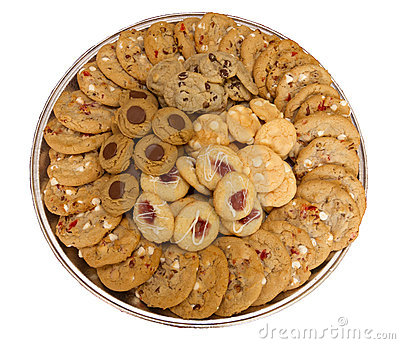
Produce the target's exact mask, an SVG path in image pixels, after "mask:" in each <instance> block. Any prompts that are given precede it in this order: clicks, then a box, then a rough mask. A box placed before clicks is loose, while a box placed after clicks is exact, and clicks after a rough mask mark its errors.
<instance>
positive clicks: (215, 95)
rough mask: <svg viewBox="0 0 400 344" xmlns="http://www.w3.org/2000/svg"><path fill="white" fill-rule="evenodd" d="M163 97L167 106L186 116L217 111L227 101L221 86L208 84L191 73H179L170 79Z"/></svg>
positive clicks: (196, 74)
mask: <svg viewBox="0 0 400 344" xmlns="http://www.w3.org/2000/svg"><path fill="white" fill-rule="evenodd" d="M163 96H164V99H165V101H166V103H167V104H168V106H172V107H176V108H178V109H180V110H182V111H183V112H185V113H187V114H192V113H204V112H213V111H218V110H221V109H222V108H224V107H225V106H226V101H227V96H226V94H225V90H224V87H223V86H221V85H218V84H212V83H209V82H207V79H206V78H205V77H204V76H202V75H201V74H198V73H193V72H181V73H179V74H176V75H175V76H173V77H171V78H170V81H168V82H167V83H166V85H165V87H164V93H163Z"/></svg>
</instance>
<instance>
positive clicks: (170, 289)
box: [135, 245, 199, 309]
mask: <svg viewBox="0 0 400 344" xmlns="http://www.w3.org/2000/svg"><path fill="white" fill-rule="evenodd" d="M198 267H199V257H198V255H197V253H195V252H186V251H184V250H182V249H180V248H179V247H178V246H176V245H169V246H168V247H167V248H166V249H165V250H163V253H162V256H161V258H160V265H159V266H158V268H157V270H156V272H155V273H154V275H153V276H152V277H151V278H150V279H149V280H147V282H146V283H144V284H142V285H141V286H139V287H138V288H137V290H136V292H135V295H136V296H137V297H138V298H139V299H140V300H141V301H143V302H144V303H145V304H146V305H147V306H149V307H158V308H162V309H166V308H170V307H173V306H176V305H177V304H179V303H181V302H182V301H183V300H185V299H186V298H187V297H188V296H189V294H190V292H191V291H192V290H193V287H194V285H195V283H196V276H197V270H198Z"/></svg>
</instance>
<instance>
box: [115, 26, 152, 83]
mask: <svg viewBox="0 0 400 344" xmlns="http://www.w3.org/2000/svg"><path fill="white" fill-rule="evenodd" d="M144 34H145V33H144V32H142V31H137V30H135V29H132V30H127V31H123V32H121V33H120V35H119V38H118V41H117V42H116V43H115V45H116V55H117V58H118V61H119V63H120V64H121V66H122V68H123V69H124V70H125V71H126V72H127V73H128V74H129V75H131V76H132V77H134V78H135V79H137V80H139V81H140V82H142V83H144V82H146V79H147V75H148V73H149V71H150V69H151V67H152V66H153V65H152V64H151V63H150V61H149V60H148V58H147V56H146V53H145V51H144Z"/></svg>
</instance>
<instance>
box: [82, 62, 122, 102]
mask: <svg viewBox="0 0 400 344" xmlns="http://www.w3.org/2000/svg"><path fill="white" fill-rule="evenodd" d="M76 78H77V80H78V84H79V88H80V89H81V91H82V92H83V93H85V94H86V95H87V96H88V97H89V98H90V99H93V100H94V101H97V102H99V103H101V104H104V105H108V106H113V107H116V106H118V105H119V98H120V96H121V92H122V88H120V87H119V86H118V85H117V84H115V83H114V82H112V81H111V80H109V79H107V78H106V77H105V75H104V74H103V73H102V72H101V71H100V69H99V67H98V66H97V64H96V62H89V63H86V64H85V65H84V66H83V67H82V68H81V70H80V71H79V72H78V74H77V76H76Z"/></svg>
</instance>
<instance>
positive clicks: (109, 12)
mask: <svg viewBox="0 0 400 344" xmlns="http://www.w3.org/2000/svg"><path fill="white" fill-rule="evenodd" d="M7 3H8V4H7V5H6V6H8V7H4V6H5V5H4V4H3V5H2V19H1V22H0V25H1V31H0V32H1V54H0V60H1V63H0V68H1V75H0V87H1V93H0V94H1V114H0V116H1V117H0V118H1V135H0V140H1V145H0V157H1V160H0V161H1V172H0V173H1V179H0V180H1V188H0V191H1V196H2V197H1V200H0V202H1V207H0V213H1V231H2V236H1V249H0V255H1V260H0V264H1V269H0V288H1V300H2V301H1V305H0V310H1V314H2V316H5V317H3V320H2V321H1V331H0V338H1V339H0V341H1V342H2V343H5V342H8V343H17V342H27V341H30V342H39V340H40V342H41V343H53V342H57V343H66V342H68V343H71V342H73V341H74V342H77V343H82V342H84V341H91V342H92V341H93V342H97V343H116V342H120V343H131V342H132V343H133V342H136V343H143V342H145V343H148V342H156V341H163V342H174V343H175V342H176V341H184V340H185V341H186V340H187V341H190V342H191V343H197V342H199V343H204V341H207V342H210V341H214V340H215V341H216V340H220V341H223V342H224V343H229V342H250V341H251V342H263V341H264V342H266V341H267V340H266V339H261V338H259V330H260V329H262V328H263V327H264V326H265V325H266V324H267V323H268V325H269V327H270V328H272V327H275V328H278V329H285V328H286V329H288V330H290V329H293V328H299V329H305V328H316V329H320V330H322V329H323V328H330V327H331V326H333V327H335V326H337V319H338V318H339V317H346V318H347V319H348V327H351V328H361V329H364V328H371V329H373V330H374V331H375V332H379V331H380V332H397V338H398V339H399V338H400V329H399V320H398V319H399V317H398V309H399V306H400V303H399V293H398V290H399V255H398V250H399V241H400V235H399V231H400V225H399V220H398V213H399V202H398V199H399V196H398V195H399V192H400V188H399V169H398V167H399V164H398V156H399V149H398V145H399V125H400V120H399V118H400V113H399V105H398V104H399V80H400V73H399V62H398V61H399V56H400V55H399V48H398V45H399V40H398V34H399V31H400V30H399V19H398V12H397V11H396V9H395V7H394V4H395V1H384V0H381V1H374V2H372V1H363V2H361V1H349V0H348V1H335V2H332V1H330V2H324V1H288V0H286V1H284V2H280V1H266V0H264V1H260V2H259V4H258V3H257V1H240V2H235V3H234V2H233V1H221V0H220V1H216V0H213V1H208V0H203V1H201V2H200V1H195V2H194V3H192V2H190V1H185V2H183V1H179V2H178V1H173V0H169V1H165V0H164V1H157V0H151V1H150V0H148V1H132V0H131V1H118V0H114V1H102V0H97V1H84V0H80V1H75V0H68V1H62V2H58V1H39V0H38V1H13V2H7ZM183 11H216V12H222V13H229V14H232V15H237V16H241V17H244V18H247V19H250V20H253V21H256V22H260V23H263V24H265V25H267V26H269V27H271V28H274V29H276V30H277V31H279V32H281V33H283V34H285V35H287V36H289V37H290V38H292V39H294V40H296V41H297V42H298V43H299V44H300V45H302V46H303V47H304V48H305V49H307V50H308V51H309V52H311V53H312V54H313V55H314V56H315V57H316V58H317V59H319V60H320V62H321V63H322V64H323V65H324V66H325V67H327V68H328V69H329V71H330V72H331V74H332V75H333V77H334V78H335V79H336V81H337V82H338V83H339V85H340V86H341V87H342V89H343V90H344V92H345V94H346V95H347V97H348V98H349V99H350V102H351V104H352V106H353V108H354V110H355V113H356V115H357V117H358V120H359V123H360V126H361V130H362V133H363V136H364V138H365V140H366V148H367V153H368V167H369V191H368V209H367V213H366V215H365V217H364V220H363V223H362V225H361V229H360V236H359V238H358V239H357V241H356V242H355V243H354V244H353V245H352V247H351V250H350V252H349V253H348V254H347V256H346V257H345V259H344V260H343V261H342V263H341V264H340V266H339V267H338V268H337V269H336V270H335V271H334V273H333V274H332V275H331V276H330V278H328V280H327V281H325V282H324V283H323V284H322V286H320V287H319V288H318V289H317V290H316V291H314V292H313V293H311V294H310V295H309V296H307V297H306V298H304V299H303V300H301V301H299V302H298V303H296V304H295V305H293V306H291V307H289V308H288V309H286V310H284V311H282V312H279V313H277V314H275V315H273V316H271V317H268V318H265V319H261V320H258V321H255V322H251V323H249V324H245V325H241V326H234V327H229V328H223V329H209V330H191V329H176V328H171V327H167V326H163V325H157V324H153V323H150V322H147V321H144V320H140V319H136V318H133V317H131V316H128V315H126V314H123V313H121V312H119V311H118V310H116V309H114V308H112V307H111V306H109V305H107V304H106V303H104V302H102V301H100V300H99V299H97V298H96V297H95V296H93V295H92V294H90V293H89V292H88V291H86V290H85V289H84V288H83V287H81V286H80V285H79V284H78V283H77V282H76V280H75V279H73V278H72V277H71V276H70V275H69V274H68V272H67V271H66V270H65V269H64V268H63V267H62V266H61V265H60V263H59V262H58V261H57V259H56V258H55V257H54V255H53V253H52V252H51V250H50V248H49V247H48V245H47V243H46V242H45V240H44V237H43V235H42V233H41V231H40V228H39V225H38V223H37V220H36V217H35V214H34V211H33V206H32V201H31V196H30V191H29V174H28V172H29V168H28V166H29V154H30V149H31V142H32V138H33V134H34V128H35V126H36V123H37V120H38V117H39V114H40V112H41V110H42V107H43V105H44V103H45V101H46V99H47V97H48V95H49V93H50V91H51V90H52V88H53V87H54V86H55V84H56V83H57V81H58V80H59V79H60V78H61V76H62V75H63V74H64V72H65V71H66V69H67V68H69V67H70V66H71V64H72V63H73V61H75V59H77V58H78V57H79V56H80V55H81V54H82V53H83V52H84V51H85V50H86V49H88V48H89V47H91V46H92V45H94V44H95V43H97V42H98V41H100V40H102V39H103V38H105V37H106V36H108V35H110V34H111V33H113V32H115V31H117V30H119V29H121V28H122V27H125V26H128V25H131V24H133V23H135V22H137V21H139V20H142V19H145V18H147V17H151V16H155V15H160V14H164V13H174V12H183ZM375 332H374V333H375ZM275 337H277V336H276V335H275ZM327 337H328V338H329V336H327ZM6 338H8V340H7V341H6ZM328 341H333V342H338V340H326V342H328ZM283 342H300V341H298V340H296V341H294V340H283ZM364 342H365V341H364ZM386 342H390V341H386Z"/></svg>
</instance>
